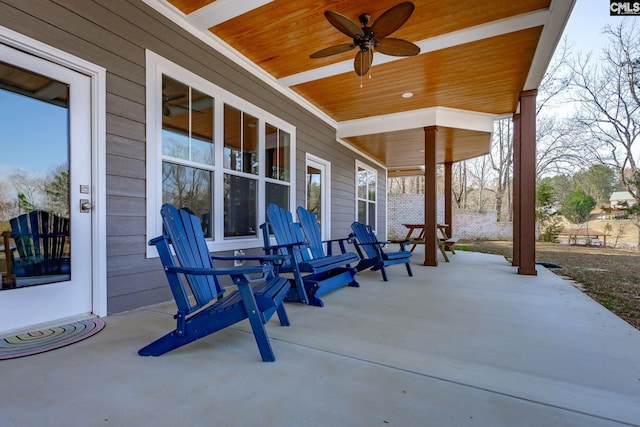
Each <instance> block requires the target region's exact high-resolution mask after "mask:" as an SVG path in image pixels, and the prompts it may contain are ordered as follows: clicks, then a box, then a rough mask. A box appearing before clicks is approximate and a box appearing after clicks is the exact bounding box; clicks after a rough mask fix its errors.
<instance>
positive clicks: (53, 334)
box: [0, 318, 104, 360]
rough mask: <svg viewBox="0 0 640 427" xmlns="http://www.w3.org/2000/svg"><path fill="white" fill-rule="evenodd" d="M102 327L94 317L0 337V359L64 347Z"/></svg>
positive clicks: (94, 332) (101, 322)
mask: <svg viewBox="0 0 640 427" xmlns="http://www.w3.org/2000/svg"><path fill="white" fill-rule="evenodd" d="M103 328H104V322H103V321H102V320H100V319H97V318H96V319H87V320H80V321H78V322H73V323H69V324H66V325H62V326H56V327H54V328H45V329H41V330H39V331H32V332H26V333H23V334H18V335H11V336H7V337H4V338H0V360H6V359H15V358H17V357H25V356H31V355H32V354H38V353H44V352H45V351H50V350H55V349H56V348H61V347H66V346H68V345H71V344H73V343H77V342H78V341H82V340H83V339H85V338H89V337H90V336H92V335H95V334H97V333H98V332H100V331H101V330H102V329H103Z"/></svg>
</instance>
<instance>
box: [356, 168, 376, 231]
mask: <svg viewBox="0 0 640 427" xmlns="http://www.w3.org/2000/svg"><path fill="white" fill-rule="evenodd" d="M358 168H361V169H364V170H366V171H368V172H373V174H374V175H375V176H376V200H375V201H374V202H373V203H374V205H375V207H374V209H375V212H376V221H375V224H373V232H374V233H376V234H377V232H378V216H379V215H378V193H379V190H378V180H379V178H378V170H377V169H375V168H374V167H371V166H369V165H368V164H366V163H363V162H361V161H360V160H357V159H356V166H355V170H354V180H355V187H354V188H355V192H354V193H355V201H356V206H355V212H354V218H355V220H356V221H357V220H358V200H359V197H358ZM367 203H370V201H369V200H367Z"/></svg>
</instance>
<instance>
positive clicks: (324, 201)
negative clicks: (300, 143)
mask: <svg viewBox="0 0 640 427" xmlns="http://www.w3.org/2000/svg"><path fill="white" fill-rule="evenodd" d="M309 166H313V167H318V169H320V170H321V171H322V180H321V182H320V185H321V187H320V188H321V193H320V198H321V200H320V203H321V206H322V215H321V221H322V227H321V230H322V239H323V240H330V239H331V235H332V233H331V200H332V199H331V162H330V161H328V160H325V159H323V158H321V157H318V156H314V155H313V154H311V153H306V154H305V185H304V203H305V208H306V209H309V206H307V201H308V194H307V180H306V173H307V168H308V167H309Z"/></svg>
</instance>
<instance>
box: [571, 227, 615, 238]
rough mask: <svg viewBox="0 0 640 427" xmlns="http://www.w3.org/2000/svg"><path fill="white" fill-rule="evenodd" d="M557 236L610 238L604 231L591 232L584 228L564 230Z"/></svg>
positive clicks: (591, 230)
mask: <svg viewBox="0 0 640 427" xmlns="http://www.w3.org/2000/svg"><path fill="white" fill-rule="evenodd" d="M558 235H559V236H594V237H598V236H603V237H606V236H610V234H608V233H605V232H604V231H600V230H593V229H589V230H587V229H586V228H565V229H564V230H562V232H560V233H559V234H558Z"/></svg>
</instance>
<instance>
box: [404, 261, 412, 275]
mask: <svg viewBox="0 0 640 427" xmlns="http://www.w3.org/2000/svg"><path fill="white" fill-rule="evenodd" d="M405 265H406V266H407V273H409V277H413V271H411V263H410V262H407V263H406V264H405Z"/></svg>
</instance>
